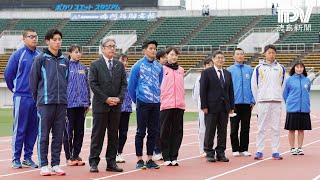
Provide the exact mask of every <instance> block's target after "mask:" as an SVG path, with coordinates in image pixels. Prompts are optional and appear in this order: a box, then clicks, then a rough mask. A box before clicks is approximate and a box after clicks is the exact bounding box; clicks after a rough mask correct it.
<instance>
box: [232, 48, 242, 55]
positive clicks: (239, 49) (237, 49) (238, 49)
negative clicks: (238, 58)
mask: <svg viewBox="0 0 320 180" xmlns="http://www.w3.org/2000/svg"><path fill="white" fill-rule="evenodd" d="M236 51H242V52H243V53H244V50H243V49H241V48H236V49H235V50H234V51H233V55H234V54H235V53H236Z"/></svg>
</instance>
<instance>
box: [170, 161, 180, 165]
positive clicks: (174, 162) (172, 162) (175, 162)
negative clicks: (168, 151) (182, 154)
mask: <svg viewBox="0 0 320 180" xmlns="http://www.w3.org/2000/svg"><path fill="white" fill-rule="evenodd" d="M171 164H172V166H179V163H178V161H177V160H174V161H171Z"/></svg>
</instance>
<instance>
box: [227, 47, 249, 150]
mask: <svg viewBox="0 0 320 180" xmlns="http://www.w3.org/2000/svg"><path fill="white" fill-rule="evenodd" d="M233 58H234V60H235V63H234V65H232V66H230V67H229V68H227V70H228V71H229V72H231V75H232V82H233V88H234V99H235V113H236V114H237V115H236V116H235V117H231V118H230V121H231V122H230V125H231V133H230V139H231V146H232V152H233V156H251V154H250V153H249V152H248V145H249V130H250V119H251V110H252V108H253V106H254V104H255V101H254V98H253V95H252V91H251V77H252V73H253V69H252V67H251V66H248V65H246V64H244V63H243V61H244V52H243V50H242V49H241V48H237V49H236V50H235V51H234V53H233ZM240 123H241V131H240V139H239V137H238V135H239V125H240Z"/></svg>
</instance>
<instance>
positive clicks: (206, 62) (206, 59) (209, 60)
mask: <svg viewBox="0 0 320 180" xmlns="http://www.w3.org/2000/svg"><path fill="white" fill-rule="evenodd" d="M210 62H212V55H208V56H207V57H205V58H204V61H203V65H207V64H210Z"/></svg>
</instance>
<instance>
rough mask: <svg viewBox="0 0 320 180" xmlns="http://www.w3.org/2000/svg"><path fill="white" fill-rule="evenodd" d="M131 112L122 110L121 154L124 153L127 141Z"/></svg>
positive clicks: (119, 147)
mask: <svg viewBox="0 0 320 180" xmlns="http://www.w3.org/2000/svg"><path fill="white" fill-rule="evenodd" d="M130 114H131V112H121V116H120V123H119V144H118V145H119V146H118V153H119V154H122V152H123V147H124V145H125V144H126V141H127V134H128V129H129V119H130Z"/></svg>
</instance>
